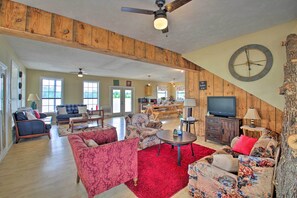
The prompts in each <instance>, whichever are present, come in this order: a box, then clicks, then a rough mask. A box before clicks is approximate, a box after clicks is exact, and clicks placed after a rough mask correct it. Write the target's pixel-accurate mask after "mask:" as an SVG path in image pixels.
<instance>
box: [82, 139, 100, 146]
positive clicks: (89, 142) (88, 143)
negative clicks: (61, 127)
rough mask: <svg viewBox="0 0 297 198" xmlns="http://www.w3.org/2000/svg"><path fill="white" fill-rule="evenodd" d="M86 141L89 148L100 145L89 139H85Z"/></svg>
mask: <svg viewBox="0 0 297 198" xmlns="http://www.w3.org/2000/svg"><path fill="white" fill-rule="evenodd" d="M84 141H85V143H86V145H87V146H88V147H96V146H98V144H97V143H96V142H95V141H94V140H93V139H88V140H86V139H84Z"/></svg>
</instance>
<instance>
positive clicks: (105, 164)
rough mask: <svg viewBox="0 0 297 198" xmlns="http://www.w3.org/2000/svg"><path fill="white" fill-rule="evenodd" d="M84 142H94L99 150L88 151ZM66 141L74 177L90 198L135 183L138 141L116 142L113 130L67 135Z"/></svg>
mask: <svg viewBox="0 0 297 198" xmlns="http://www.w3.org/2000/svg"><path fill="white" fill-rule="evenodd" d="M84 139H93V140H94V141H95V142H96V143H97V144H99V146H97V147H88V146H87V145H86V144H85V142H84ZM68 140H69V143H70V145H71V148H72V152H73V156H74V160H75V163H76V167H77V174H78V176H79V178H80V179H81V181H82V183H83V184H84V186H85V188H86V190H87V192H88V197H89V198H90V197H94V196H95V195H97V194H99V193H101V192H104V191H106V190H108V189H110V188H112V187H115V186H117V185H119V184H121V183H125V182H127V181H129V180H131V179H134V180H136V179H137V176H138V167H137V165H138V161H137V157H138V155H137V146H138V142H139V138H133V139H127V140H123V141H117V133H116V130H115V128H112V129H108V130H105V131H100V132H85V133H80V134H76V135H69V136H68ZM78 181H79V180H78Z"/></svg>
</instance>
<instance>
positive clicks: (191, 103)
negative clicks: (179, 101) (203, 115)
mask: <svg viewBox="0 0 297 198" xmlns="http://www.w3.org/2000/svg"><path fill="white" fill-rule="evenodd" d="M184 106H185V107H196V100H195V99H194V98H186V99H185V101H184Z"/></svg>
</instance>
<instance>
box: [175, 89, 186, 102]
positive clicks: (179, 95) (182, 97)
mask: <svg viewBox="0 0 297 198" xmlns="http://www.w3.org/2000/svg"><path fill="white" fill-rule="evenodd" d="M176 100H177V101H184V100H185V91H176Z"/></svg>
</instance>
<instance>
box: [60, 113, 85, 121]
mask: <svg viewBox="0 0 297 198" xmlns="http://www.w3.org/2000/svg"><path fill="white" fill-rule="evenodd" d="M80 116H81V115H80V114H65V115H57V117H56V119H57V120H69V118H73V117H80Z"/></svg>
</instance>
